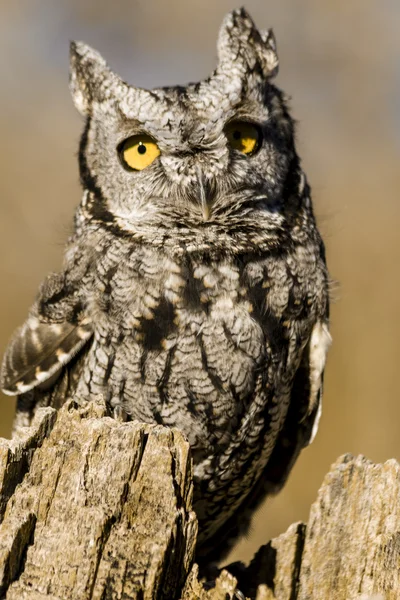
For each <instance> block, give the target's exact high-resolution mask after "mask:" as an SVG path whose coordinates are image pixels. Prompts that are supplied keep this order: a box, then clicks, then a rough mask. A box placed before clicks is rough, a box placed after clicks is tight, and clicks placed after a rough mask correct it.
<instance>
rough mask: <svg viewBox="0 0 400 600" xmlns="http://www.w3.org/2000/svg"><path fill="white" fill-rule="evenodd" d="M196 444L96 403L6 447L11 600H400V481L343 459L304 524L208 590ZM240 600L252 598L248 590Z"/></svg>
mask: <svg viewBox="0 0 400 600" xmlns="http://www.w3.org/2000/svg"><path fill="white" fill-rule="evenodd" d="M192 489H193V482H192V469H191V460H190V451H189V446H188V443H187V442H186V441H185V439H184V438H183V436H182V435H181V434H180V433H179V432H178V431H176V430H171V429H166V428H163V427H160V426H150V425H145V424H141V423H137V422H132V423H121V422H119V421H116V420H114V419H111V418H109V417H107V416H106V411H105V409H104V408H103V407H102V406H101V405H99V404H96V403H95V402H93V403H91V404H89V405H88V406H87V407H85V408H79V407H77V406H76V405H75V403H74V402H73V401H70V402H69V403H68V404H67V405H65V406H64V407H63V408H62V409H61V410H60V411H59V412H58V413H56V411H55V410H54V409H51V408H42V409H39V410H38V412H37V415H36V418H35V421H34V423H33V425H32V427H30V428H26V429H23V430H21V431H20V432H19V434H18V436H17V437H15V438H14V439H13V440H11V441H7V440H0V598H6V599H7V600H24V599H29V600H39V599H40V600H42V599H44V598H47V599H48V598H50V600H51V599H53V600H68V599H79V600H92V599H93V600H105V599H115V600H119V599H121V600H122V599H124V600H128V599H137V600H139V599H142V600H147V599H157V600H158V599H161V600H162V599H166V600H167V599H168V600H179V598H181V599H182V600H195V599H196V600H218V599H220V600H226V599H228V598H232V599H233V598H237V599H240V598H244V597H247V598H251V599H256V598H257V600H313V599H314V600H325V599H332V600H353V599H354V600H356V599H357V600H367V599H369V598H371V599H374V600H378V599H379V600H397V599H398V598H399V597H400V576H399V574H400V468H399V465H398V463H397V462H396V461H394V460H390V461H388V462H387V463H385V464H383V465H375V464H373V463H371V462H369V461H368V460H366V459H365V458H363V457H357V458H354V457H352V456H350V455H346V456H344V457H342V458H340V459H339V460H338V461H337V462H336V463H335V464H334V465H333V467H332V470H331V471H330V472H329V473H328V475H327V476H326V477H325V480H324V482H323V484H322V487H321V489H320V491H319V493H318V497H317V500H316V502H315V503H314V504H313V505H312V507H311V512H310V517H309V522H308V525H307V526H306V525H304V524H302V523H297V524H294V525H292V526H291V527H290V528H289V529H288V531H287V532H286V533H284V534H282V535H281V536H279V537H278V538H276V539H274V540H272V541H271V542H269V543H268V544H266V545H265V546H263V547H262V548H260V550H259V551H258V552H257V554H256V556H255V557H254V559H253V561H252V562H251V563H250V565H249V566H247V567H245V566H244V565H242V564H233V565H229V566H228V567H227V571H226V570H225V571H222V572H221V573H220V574H219V575H218V577H217V578H216V580H215V581H211V582H207V584H204V583H201V581H200V579H199V574H198V568H197V565H195V564H194V553H195V544H196V535H197V521H196V517H195V515H194V513H193V511H192V508H191V501H192ZM239 590H240V591H239Z"/></svg>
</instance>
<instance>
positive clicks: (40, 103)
mask: <svg viewBox="0 0 400 600" xmlns="http://www.w3.org/2000/svg"><path fill="white" fill-rule="evenodd" d="M246 6H247V8H248V9H249V10H250V12H251V14H252V16H253V18H254V19H255V20H256V22H257V24H258V25H259V26H260V27H262V28H265V27H268V26H273V28H274V30H275V33H276V36H277V39H278V47H279V54H280V59H281V71H280V75H279V77H278V80H277V83H278V84H279V85H280V86H281V87H283V88H284V89H285V91H286V92H287V93H288V94H290V95H291V96H292V98H293V100H292V103H291V104H292V107H293V114H294V116H295V117H296V119H298V121H299V125H298V148H299V151H300V154H301V156H302V158H303V161H304V165H305V167H306V170H307V173H308V176H309V179H310V181H311V183H312V185H313V191H314V203H315V207H316V212H317V215H318V217H319V223H320V227H321V229H322V231H323V234H324V237H325V240H326V243H327V252H328V260H329V266H330V270H331V275H332V277H333V278H334V279H335V280H336V281H337V282H338V283H337V284H336V285H335V286H334V305H333V310H332V333H333V338H334V345H333V348H332V351H331V354H330V357H329V367H328V370H327V377H326V394H325V398H324V405H325V406H324V413H323V418H322V422H321V426H320V431H319V434H318V436H317V439H316V441H315V442H314V444H313V446H312V447H311V448H310V449H308V450H306V451H305V452H304V453H303V455H302V456H301V458H300V460H299V461H298V463H297V465H296V467H295V469H294V471H293V473H292V475H291V478H290V480H289V483H288V485H287V486H286V488H285V490H284V491H283V492H282V493H281V494H280V495H279V496H278V497H277V498H275V499H273V500H270V501H269V502H267V504H266V506H264V507H263V508H262V509H261V510H260V512H259V514H258V515H257V518H256V521H255V525H254V528H253V531H252V533H251V535H250V537H249V539H248V540H243V541H242V542H241V544H240V545H239V547H238V548H237V551H236V552H235V554H234V558H244V559H247V558H248V557H249V556H250V554H251V552H253V551H254V549H255V548H256V547H257V546H258V545H259V544H260V543H261V542H263V541H266V540H267V539H268V538H269V537H270V536H271V535H276V534H278V533H280V532H282V531H283V530H284V529H285V528H286V527H287V525H289V523H290V522H292V521H295V520H298V519H306V518H307V514H308V509H309V505H310V503H311V501H312V500H313V498H314V497H315V493H316V490H317V488H318V486H319V484H320V482H321V480H322V477H323V475H324V473H325V472H326V471H327V470H328V468H329V465H330V463H331V462H332V461H333V460H334V459H335V458H336V457H337V456H338V455H340V454H342V453H344V452H353V453H355V454H358V453H363V454H365V455H367V456H368V457H369V458H371V459H373V460H374V461H383V460H385V459H387V458H389V457H396V458H398V459H400V438H399V421H400V406H399V401H398V398H399V392H398V380H399V378H398V372H399V370H400V366H399V356H400V336H399V333H400V332H399V321H398V312H399V310H398V309H399V300H398V293H399V290H400V274H399V268H398V264H399V259H400V244H399V241H398V237H399V234H398V230H399V224H400V221H399V213H400V194H399V189H400V171H399V159H400V35H399V32H400V3H399V2H398V0H380V1H379V2H377V1H376V0H351V1H350V2H349V0H325V1H324V2H321V0H303V2H300V0H270V1H268V0H260V1H257V0H249V1H248V2H247V4H246ZM234 7H236V4H235V3H234V2H231V1H228V0H214V1H212V2H211V1H210V2H205V0H201V1H188V0H187V1H186V2H185V1H183V0H168V1H166V0H136V1H134V0H129V1H128V0H127V1H125V0H119V1H113V2H110V1H109V0H106V1H99V0H89V1H87V0H86V1H85V2H82V1H81V0H70V1H68V0H58V1H57V2H54V1H53V0H23V1H18V0H16V1H12V2H11V0H10V1H9V2H7V1H6V0H0V50H1V51H0V132H1V137H0V256H1V264H0V282H1V294H0V311H1V312H0V314H1V315H2V318H1V319H0V349H1V351H2V349H3V348H4V347H5V345H6V343H7V340H8V338H9V336H10V335H11V333H12V331H13V330H14V329H15V328H16V327H17V326H18V325H19V324H21V323H22V321H23V319H24V318H25V316H26V314H27V310H28V307H29V306H30V304H31V302H32V300H33V297H34V295H35V292H36V289H37V287H38V285H39V283H40V281H41V280H42V278H43V276H44V275H45V274H46V273H47V272H48V271H50V270H57V269H58V268H59V266H60V262H61V257H62V252H63V242H64V241H65V238H66V236H67V235H68V232H69V230H70V227H71V220H72V214H73V210H74V207H75V205H76V204H77V203H78V201H79V198H80V190H79V183H78V169H77V161H76V151H77V144H78V140H79V134H80V130H81V122H80V119H79V117H78V115H77V113H76V112H75V110H74V108H73V106H72V102H71V100H70V97H69V93H68V88H67V69H68V59H67V55H68V40H69V39H83V40H84V41H86V42H88V43H90V44H91V45H93V46H94V47H95V48H97V49H98V50H100V51H101V52H102V53H103V54H104V55H105V57H106V58H107V60H108V61H109V63H110V64H111V66H112V67H114V68H115V70H117V71H118V72H119V73H120V74H121V75H122V76H123V77H124V78H126V79H128V80H129V81H130V82H132V83H134V84H136V85H140V86H149V87H151V86H156V85H164V84H174V83H184V82H186V81H188V80H191V81H193V80H196V79H199V78H202V77H204V76H206V75H207V74H208V72H210V71H211V70H212V69H213V67H214V65H215V54H216V53H215V39H216V35H217V30H218V27H219V24H220V21H221V19H222V17H223V15H224V14H225V12H227V11H228V10H230V9H232V8H234ZM13 406H14V404H13V400H12V399H10V398H1V399H0V435H2V436H7V435H9V431H10V424H11V419H12V413H13Z"/></svg>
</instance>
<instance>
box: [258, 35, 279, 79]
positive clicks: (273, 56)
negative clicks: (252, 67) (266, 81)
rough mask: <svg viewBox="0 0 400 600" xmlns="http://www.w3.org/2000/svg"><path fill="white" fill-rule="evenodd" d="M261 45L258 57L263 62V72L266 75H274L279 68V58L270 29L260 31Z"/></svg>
mask: <svg viewBox="0 0 400 600" xmlns="http://www.w3.org/2000/svg"><path fill="white" fill-rule="evenodd" d="M260 36H261V40H262V46H261V47H260V59H261V60H262V61H263V62H264V68H263V70H264V72H266V73H268V77H275V75H277V74H278V70H279V58H278V53H277V50H276V40H275V36H274V32H273V31H272V29H268V30H267V31H261V32H260Z"/></svg>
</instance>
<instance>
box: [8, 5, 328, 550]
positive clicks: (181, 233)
mask: <svg viewBox="0 0 400 600" xmlns="http://www.w3.org/2000/svg"><path fill="white" fill-rule="evenodd" d="M218 57H219V62H218V66H217V68H216V70H215V71H214V72H213V74H212V75H211V76H210V77H209V78H208V79H206V80H205V81H202V82H200V83H196V84H190V85H188V86H187V87H168V88H160V89H154V90H152V91H148V90H144V89H138V88H135V87H132V86H129V85H128V84H126V83H125V82H124V81H122V80H121V79H120V78H119V77H118V76H117V75H116V74H115V73H113V72H112V71H111V70H110V69H109V68H108V66H107V65H106V63H105V61H104V60H103V58H102V57H101V56H100V55H99V54H98V53H97V52H95V51H94V50H92V49H91V48H89V47H88V46H86V45H85V44H82V43H73V44H72V45H71V77H70V86H71V91H72V96H73V99H74V102H75V105H76V107H77V108H78V110H79V111H80V113H81V114H82V115H84V117H85V119H86V124H85V128H84V132H83V135H82V139H81V143H80V151H79V164H80V175H81V182H82V186H83V189H84V193H83V199H82V202H81V204H80V206H79V207H78V210H77V213H76V218H75V231H74V234H73V236H72V237H71V238H70V240H69V242H68V245H67V249H66V254H65V261H64V266H63V268H62V270H61V272H60V273H56V274H51V275H49V276H48V277H47V278H46V279H45V281H44V283H43V284H42V286H41V288H40V291H39V294H38V297H37V300H36V302H35V304H34V305H33V308H32V309H31V312H30V315H29V317H28V319H27V321H26V322H25V324H24V325H23V326H22V327H21V328H20V329H19V330H18V331H17V332H16V334H15V335H14V337H13V339H12V340H11V342H10V344H9V346H8V349H7V351H6V354H5V357H4V361H3V367H2V388H3V390H4V392H5V393H6V394H11V395H13V394H16V395H18V406H17V416H16V426H17V427H18V426H21V425H27V424H29V423H30V421H31V419H32V416H33V414H34V411H35V409H36V407H38V406H43V405H52V406H57V407H58V406H61V405H62V404H63V402H64V401H65V399H66V398H67V397H70V396H71V395H73V396H74V397H75V398H76V399H77V400H78V401H79V402H80V403H84V402H86V401H88V400H89V398H91V397H101V398H104V401H105V402H106V404H107V406H108V407H109V410H110V413H111V414H114V415H117V416H118V417H119V418H126V419H138V420H140V421H143V422H146V423H160V424H162V425H166V426H171V427H178V428H179V429H181V430H182V431H183V432H184V433H185V434H186V436H187V438H188V440H189V442H190V444H191V447H192V452H193V461H194V477H195V490H194V507H195V510H196V512H197V515H198V519H199V538H198V555H199V557H200V558H201V556H206V555H208V556H210V555H212V554H213V553H214V554H215V555H217V553H218V548H219V546H220V545H221V546H223V547H224V548H225V549H227V548H228V544H227V541H226V539H225V541H224V538H228V539H233V538H234V537H235V536H237V535H238V534H239V533H240V532H242V531H244V530H245V529H246V527H247V526H248V524H249V518H250V513H251V511H252V510H253V509H254V508H255V507H256V506H257V504H258V503H259V502H260V501H261V500H262V499H263V498H264V496H265V494H266V493H268V492H270V491H276V490H277V489H279V488H280V487H281V486H282V485H283V483H284V481H285V479H286V477H287V474H288V472H289V471H290V468H291V466H292V464H293V463H294V461H295V459H296V457H297V455H298V453H299V452H300V450H301V449H302V448H303V447H304V446H305V445H307V444H308V443H309V442H310V440H311V438H312V436H313V434H314V432H315V429H316V425H317V422H318V417H319V412H320V411H319V406H320V395H321V386H322V375H323V369H324V364H325V356H326V352H327V348H328V346H329V343H330V336H329V333H328V274H327V269H326V264H325V256H324V245H323V242H322V240H321V237H320V235H319V233H318V230H317V228H316V224H315V220H314V216H313V210H312V205H311V200H310V189H309V186H308V184H307V182H306V178H305V175H304V173H303V171H302V169H301V166H300V161H299V158H298V156H297V154H296V150H295V146H294V132H293V121H292V119H291V117H290V115H289V113H288V109H287V107H286V104H285V99H284V96H283V94H282V92H281V91H280V90H279V89H278V88H277V87H275V86H274V85H273V84H272V83H271V80H272V78H273V77H274V75H275V74H276V72H277V69H278V58H277V54H276V47H275V41H274V37H273V34H272V32H271V31H267V32H258V30H257V29H256V27H255V25H254V24H253V22H252V20H251V18H250V17H249V15H248V14H247V13H246V12H245V11H244V10H243V9H241V10H236V11H233V12H232V13H230V14H228V15H227V17H226V18H225V20H224V22H223V24H222V27H221V31H220V35H219V41H218Z"/></svg>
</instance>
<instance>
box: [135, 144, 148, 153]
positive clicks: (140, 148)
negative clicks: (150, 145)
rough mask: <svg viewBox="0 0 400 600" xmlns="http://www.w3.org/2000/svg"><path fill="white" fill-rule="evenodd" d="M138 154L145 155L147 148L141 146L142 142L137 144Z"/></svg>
mask: <svg viewBox="0 0 400 600" xmlns="http://www.w3.org/2000/svg"><path fill="white" fill-rule="evenodd" d="M137 151H138V152H139V154H146V152H147V148H146V146H145V145H144V144H143V142H140V144H139V148H138V150H137Z"/></svg>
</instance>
